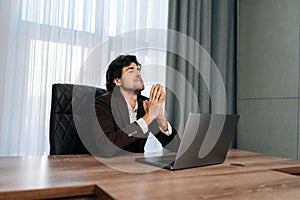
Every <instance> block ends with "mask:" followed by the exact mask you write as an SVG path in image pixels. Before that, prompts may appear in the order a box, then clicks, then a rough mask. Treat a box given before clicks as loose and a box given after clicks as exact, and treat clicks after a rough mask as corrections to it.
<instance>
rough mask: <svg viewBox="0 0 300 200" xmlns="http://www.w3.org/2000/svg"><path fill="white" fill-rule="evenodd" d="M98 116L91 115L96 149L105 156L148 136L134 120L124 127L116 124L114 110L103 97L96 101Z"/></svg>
mask: <svg viewBox="0 0 300 200" xmlns="http://www.w3.org/2000/svg"><path fill="white" fill-rule="evenodd" d="M95 109H96V116H95V115H94V116H90V117H91V118H93V119H91V121H93V123H92V127H91V128H92V131H91V132H92V135H93V140H94V141H93V143H94V144H95V147H94V148H95V151H97V153H99V154H100V156H103V157H112V156H114V155H116V154H118V153H121V152H122V151H124V152H126V151H125V150H123V149H124V148H126V147H127V146H128V145H130V144H132V143H133V142H135V141H137V140H139V139H141V138H147V136H148V135H147V134H145V133H143V130H142V129H141V127H140V126H139V125H138V124H137V123H135V122H133V123H131V124H127V125H126V126H124V127H123V128H122V129H121V128H119V126H118V124H116V122H115V119H114V116H113V114H112V110H111V107H110V105H109V104H108V102H106V101H103V99H101V100H99V99H96V101H95Z"/></svg>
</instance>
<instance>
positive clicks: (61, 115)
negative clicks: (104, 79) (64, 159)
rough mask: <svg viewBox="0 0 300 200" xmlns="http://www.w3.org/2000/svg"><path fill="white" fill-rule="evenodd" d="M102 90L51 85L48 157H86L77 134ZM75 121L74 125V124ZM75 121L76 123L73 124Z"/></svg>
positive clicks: (89, 87) (82, 86)
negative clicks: (74, 155)
mask: <svg viewBox="0 0 300 200" xmlns="http://www.w3.org/2000/svg"><path fill="white" fill-rule="evenodd" d="M104 92H105V90H104V89H100V88H96V87H92V86H86V85H74V84H53V85H52V100H51V114H50V154H51V155H61V154H87V153H89V152H88V151H87V149H86V148H85V146H84V145H83V143H82V141H81V139H80V136H79V134H78V131H77V130H79V129H78V127H79V126H80V124H78V122H77V121H79V122H80V123H85V122H87V121H85V120H86V119H88V117H85V116H87V115H88V113H89V111H90V109H91V108H92V106H91V105H92V104H91V103H92V102H93V101H94V99H95V97H96V96H98V95H101V94H103V93H104ZM75 119H77V121H76V120H75ZM74 121H75V122H74Z"/></svg>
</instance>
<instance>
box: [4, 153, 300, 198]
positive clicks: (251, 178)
mask: <svg viewBox="0 0 300 200" xmlns="http://www.w3.org/2000/svg"><path fill="white" fill-rule="evenodd" d="M133 159H134V158H133V157H131V156H126V157H118V158H113V159H109V160H108V159H107V160H104V162H105V163H107V162H110V164H113V165H114V166H122V168H123V169H126V170H132V171H135V170H137V171H138V172H139V173H128V172H125V171H119V170H115V169H112V168H110V167H108V166H106V165H104V164H101V163H100V162H98V161H97V160H96V159H95V158H93V157H92V156H89V155H73V156H48V157H47V156H42V157H2V158H0V199H36V198H58V197H70V196H80V195H85V197H86V198H92V199H93V198H94V199H97V198H98V197H99V198H104V199H111V198H116V199H156V198H160V199H184V198H185V199H299V196H300V176H297V174H299V173H300V162H299V161H295V160H289V159H285V158H280V157H273V156H266V155H262V154H258V153H253V152H247V151H242V150H230V151H229V153H228V156H227V159H226V161H225V163H223V164H220V165H213V166H207V167H199V168H192V169H185V170H178V171H168V170H165V169H159V168H156V167H152V166H148V165H145V164H141V163H136V162H132V160H133ZM143 170H146V171H149V172H145V173H141V172H142V171H143ZM153 170H154V171H153ZM292 174H294V175H292Z"/></svg>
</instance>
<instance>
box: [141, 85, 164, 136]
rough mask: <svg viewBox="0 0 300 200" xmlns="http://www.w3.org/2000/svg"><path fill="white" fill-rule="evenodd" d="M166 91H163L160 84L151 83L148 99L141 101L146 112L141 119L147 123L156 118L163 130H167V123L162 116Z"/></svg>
mask: <svg viewBox="0 0 300 200" xmlns="http://www.w3.org/2000/svg"><path fill="white" fill-rule="evenodd" d="M165 96H166V93H165V92H164V91H163V87H162V85H160V84H156V85H153V86H152V88H151V91H150V97H149V101H148V100H146V101H144V102H143V106H144V110H145V112H146V114H145V115H144V117H143V119H144V120H145V121H146V123H147V124H148V125H149V124H150V123H151V122H152V121H153V120H154V119H156V120H157V122H158V125H159V127H161V128H162V129H163V130H164V131H167V130H168V123H167V120H166V118H165V117H164V116H163V105H164V101H165Z"/></svg>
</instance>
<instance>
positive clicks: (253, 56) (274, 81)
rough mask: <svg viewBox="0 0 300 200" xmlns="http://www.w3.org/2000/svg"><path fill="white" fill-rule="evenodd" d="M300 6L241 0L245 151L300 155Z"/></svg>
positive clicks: (241, 135)
mask: <svg viewBox="0 0 300 200" xmlns="http://www.w3.org/2000/svg"><path fill="white" fill-rule="evenodd" d="M299 8H300V0H284V1H282V0H239V2H238V112H239V114H240V115H241V117H240V121H239V125H238V136H237V147H238V148H240V149H245V150H251V151H255V152H262V153H265V154H270V155H277V156H282V157H287V158H292V159H299V158H300V151H299V88H300V87H299V18H300V9H299Z"/></svg>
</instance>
